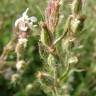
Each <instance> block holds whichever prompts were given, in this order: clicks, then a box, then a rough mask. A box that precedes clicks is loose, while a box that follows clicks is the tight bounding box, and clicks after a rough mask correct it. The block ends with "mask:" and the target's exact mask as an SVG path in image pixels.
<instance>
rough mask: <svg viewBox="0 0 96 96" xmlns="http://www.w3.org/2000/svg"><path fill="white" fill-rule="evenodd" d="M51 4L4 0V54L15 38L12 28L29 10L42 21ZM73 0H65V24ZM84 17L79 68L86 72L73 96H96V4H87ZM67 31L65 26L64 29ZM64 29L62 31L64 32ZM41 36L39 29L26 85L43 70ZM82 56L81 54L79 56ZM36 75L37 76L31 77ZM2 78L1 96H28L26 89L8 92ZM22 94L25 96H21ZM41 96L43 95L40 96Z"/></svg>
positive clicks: (93, 0) (94, 0)
mask: <svg viewBox="0 0 96 96" xmlns="http://www.w3.org/2000/svg"><path fill="white" fill-rule="evenodd" d="M47 1H48V0H0V54H1V53H2V50H3V47H4V45H5V44H7V43H8V41H9V40H10V38H11V35H12V28H13V25H14V22H15V20H16V19H17V18H18V17H19V16H21V13H22V12H24V11H25V10H26V8H29V13H28V14H29V16H36V17H37V18H38V21H41V20H42V19H43V16H44V11H45V8H46V5H47ZM71 1H72V0H64V4H63V7H62V10H61V13H60V14H63V15H64V18H63V21H62V23H63V22H65V20H66V18H67V17H68V15H69V13H70V6H69V4H70V2H71ZM83 1H84V2H85V3H84V6H83V13H84V14H85V15H86V16H87V18H86V21H85V27H84V30H83V31H82V32H81V33H78V34H77V36H78V40H79V41H80V44H81V45H83V48H82V49H81V50H79V51H80V53H81V54H82V55H81V57H80V62H79V64H78V65H77V68H83V69H85V70H86V71H85V72H84V73H83V72H81V73H76V74H75V75H76V76H75V77H76V78H75V79H76V82H75V84H74V91H73V92H72V95H71V96H96V0H83ZM62 27H63V25H62ZM62 27H61V29H62ZM38 34H40V32H39V29H35V30H34V32H33V33H32V36H31V39H30V40H29V46H30V47H29V48H28V50H27V51H28V52H27V54H26V59H27V58H28V59H30V62H31V67H30V69H28V70H30V71H28V73H26V76H25V77H24V80H23V82H24V83H25V84H27V83H30V82H31V80H34V78H35V76H34V74H33V73H35V72H36V71H37V70H38V68H40V67H41V66H42V63H41V60H40V57H39V53H38V41H39V38H38ZM78 53H79V52H78ZM12 60H15V57H14V54H13V55H10V57H9V61H10V62H11V61H12ZM30 74H33V75H30ZM8 86H9V85H8V83H7V84H6V83H5V81H4V80H2V77H0V96H27V95H25V94H23V92H22V89H20V90H18V88H17V89H16V88H13V87H12V88H8ZM13 93H14V94H15V95H13ZM20 94H21V95H20ZM40 94H41V95H40ZM40 94H39V95H28V96H46V95H43V92H41V91H40Z"/></svg>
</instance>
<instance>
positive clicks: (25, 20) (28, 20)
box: [15, 8, 37, 31]
mask: <svg viewBox="0 0 96 96" xmlns="http://www.w3.org/2000/svg"><path fill="white" fill-rule="evenodd" d="M28 10H29V8H27V9H26V11H25V12H23V14H22V16H21V17H20V18H19V19H17V20H16V21H15V27H19V30H20V31H27V29H28V28H31V26H32V25H33V23H35V22H37V18H36V17H35V16H32V17H28V15H27V12H28ZM26 25H27V26H26Z"/></svg>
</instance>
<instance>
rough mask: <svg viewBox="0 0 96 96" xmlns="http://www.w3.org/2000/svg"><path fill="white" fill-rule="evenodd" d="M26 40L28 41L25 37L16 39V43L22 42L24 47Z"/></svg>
mask: <svg viewBox="0 0 96 96" xmlns="http://www.w3.org/2000/svg"><path fill="white" fill-rule="evenodd" d="M27 42H28V40H27V39H26V38H20V39H18V43H19V44H21V45H22V44H23V45H24V47H26V46H27Z"/></svg>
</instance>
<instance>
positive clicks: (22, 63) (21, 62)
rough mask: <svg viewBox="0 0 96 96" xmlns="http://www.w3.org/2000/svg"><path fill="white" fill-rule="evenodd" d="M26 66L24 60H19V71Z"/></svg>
mask: <svg viewBox="0 0 96 96" xmlns="http://www.w3.org/2000/svg"><path fill="white" fill-rule="evenodd" d="M24 67H25V62H24V61H23V60H21V61H18V62H17V64H16V69H17V70H18V71H19V70H21V69H22V68H24Z"/></svg>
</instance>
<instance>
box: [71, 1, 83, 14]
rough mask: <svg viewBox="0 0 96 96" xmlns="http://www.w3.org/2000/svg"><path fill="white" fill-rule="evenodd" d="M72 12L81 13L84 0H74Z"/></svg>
mask: <svg viewBox="0 0 96 96" xmlns="http://www.w3.org/2000/svg"><path fill="white" fill-rule="evenodd" d="M71 8H72V14H74V15H79V14H80V12H81V11H82V0H73V3H72V7H71Z"/></svg>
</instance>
